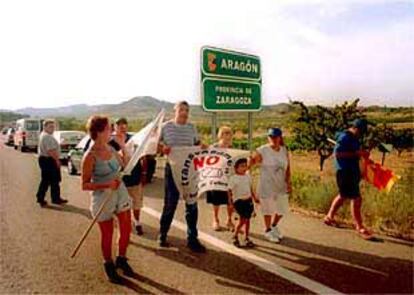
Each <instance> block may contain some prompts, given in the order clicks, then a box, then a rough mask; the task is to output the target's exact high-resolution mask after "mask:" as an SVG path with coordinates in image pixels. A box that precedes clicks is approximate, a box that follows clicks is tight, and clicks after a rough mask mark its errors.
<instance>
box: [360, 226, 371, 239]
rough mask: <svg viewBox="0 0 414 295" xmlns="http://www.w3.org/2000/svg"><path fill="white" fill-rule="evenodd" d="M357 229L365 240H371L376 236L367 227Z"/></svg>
mask: <svg viewBox="0 0 414 295" xmlns="http://www.w3.org/2000/svg"><path fill="white" fill-rule="evenodd" d="M356 231H357V233H358V235H359V236H360V237H361V238H363V239H364V240H371V239H372V238H373V237H374V235H373V234H372V233H371V232H370V231H369V230H367V229H366V228H365V227H361V228H359V229H357V230H356Z"/></svg>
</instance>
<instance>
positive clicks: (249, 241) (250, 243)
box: [244, 238, 256, 248]
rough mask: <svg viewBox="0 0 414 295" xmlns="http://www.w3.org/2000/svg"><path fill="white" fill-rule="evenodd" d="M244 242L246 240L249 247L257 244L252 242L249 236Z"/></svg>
mask: <svg viewBox="0 0 414 295" xmlns="http://www.w3.org/2000/svg"><path fill="white" fill-rule="evenodd" d="M244 242H245V245H246V247H247V248H253V247H254V246H256V245H255V244H254V243H253V242H252V240H250V239H249V238H247V239H246V240H245V241H244Z"/></svg>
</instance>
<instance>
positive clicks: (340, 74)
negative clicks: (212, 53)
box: [0, 0, 414, 110]
mask: <svg viewBox="0 0 414 295" xmlns="http://www.w3.org/2000/svg"><path fill="white" fill-rule="evenodd" d="M0 38H1V40H2V42H1V45H0V81H1V82H0V83H1V84H0V109H9V110H16V109H19V108H23V107H58V106H66V105H72V104H80V103H86V104H89V105H93V104H105V103H120V102H122V101H125V100H127V99H130V98H132V97H135V96H144V95H148V96H153V97H156V98H158V99H162V100H167V101H171V102H174V101H177V100H182V99H185V100H187V101H189V102H190V103H194V104H200V103H201V101H200V49H201V47H202V46H204V45H210V46H215V47H219V48H225V49H231V50H236V51H241V52H246V53H250V54H254V55H258V56H259V57H260V60H261V67H262V103H263V104H265V105H268V104H276V103H280V102H288V101H289V99H295V100H301V101H304V102H305V103H307V104H325V105H334V104H336V103H342V102H343V101H344V100H352V99H354V98H357V97H358V98H360V99H361V104H362V105H374V104H375V105H388V106H413V105H414V0H406V1H391V0H390V1H382V0H361V1H356V0H327V1H316V0H315V1H312V0H306V1H305V0H291V1H283V0H279V1H276V0H260V1H259V0H255V1H246V0H234V1H233V0H227V1H226V0H209V1H180V0H175V1H159V0H151V1H138V0H134V1H124V0H117V1H106V0H97V1H95V0H90V1H88V0H71V1H55V0H37V1H22V0H13V1H1V2H0Z"/></svg>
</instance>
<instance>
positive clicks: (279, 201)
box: [260, 194, 289, 215]
mask: <svg viewBox="0 0 414 295" xmlns="http://www.w3.org/2000/svg"><path fill="white" fill-rule="evenodd" d="M260 211H261V212H262V214H263V215H274V214H278V215H286V214H287V213H288V212H289V195H288V194H282V195H278V196H272V197H268V198H260Z"/></svg>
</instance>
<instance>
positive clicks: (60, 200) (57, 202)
mask: <svg viewBox="0 0 414 295" xmlns="http://www.w3.org/2000/svg"><path fill="white" fill-rule="evenodd" d="M67 202H68V200H66V199H62V198H60V199H57V200H55V201H52V203H53V204H56V205H63V204H66V203H67Z"/></svg>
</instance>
